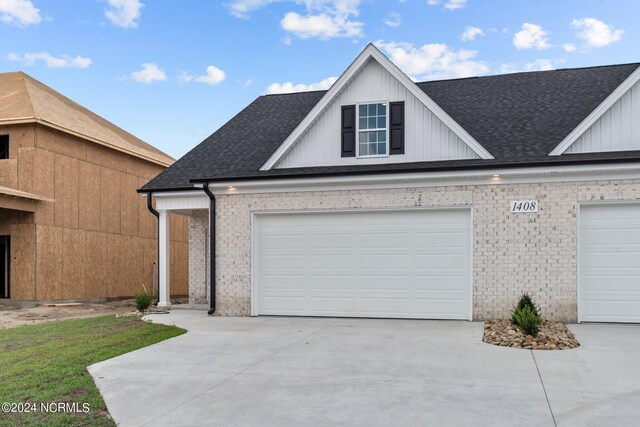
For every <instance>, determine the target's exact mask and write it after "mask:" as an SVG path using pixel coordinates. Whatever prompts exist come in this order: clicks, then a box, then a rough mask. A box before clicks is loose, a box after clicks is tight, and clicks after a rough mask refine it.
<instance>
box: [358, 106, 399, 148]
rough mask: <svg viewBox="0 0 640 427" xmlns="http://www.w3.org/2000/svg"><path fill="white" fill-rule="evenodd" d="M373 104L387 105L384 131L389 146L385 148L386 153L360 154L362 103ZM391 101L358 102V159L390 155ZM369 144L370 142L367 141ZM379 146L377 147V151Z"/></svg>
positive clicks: (379, 129)
mask: <svg viewBox="0 0 640 427" xmlns="http://www.w3.org/2000/svg"><path fill="white" fill-rule="evenodd" d="M372 104H384V105H385V106H386V107H387V112H386V114H385V125H386V127H385V128H384V131H385V132H386V136H385V140H386V144H387V148H386V149H385V151H386V153H385V154H368V155H366V156H361V155H360V106H361V105H372ZM390 104H391V103H390V102H389V101H369V102H358V103H356V159H371V158H376V157H389V116H390V115H391V110H390V107H391V106H390ZM381 130H383V129H382V128H376V129H365V130H363V131H362V132H379V131H381ZM367 144H369V142H368V141H367ZM377 150H378V148H376V151H377Z"/></svg>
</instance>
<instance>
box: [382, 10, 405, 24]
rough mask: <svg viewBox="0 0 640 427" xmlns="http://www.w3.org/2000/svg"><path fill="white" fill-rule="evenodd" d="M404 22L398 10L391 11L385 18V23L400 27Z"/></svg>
mask: <svg viewBox="0 0 640 427" xmlns="http://www.w3.org/2000/svg"><path fill="white" fill-rule="evenodd" d="M401 23H402V17H401V16H400V14H399V13H398V12H391V13H390V14H389V15H388V16H387V18H386V19H385V20H384V24H385V25H387V26H389V27H399V26H400V24H401Z"/></svg>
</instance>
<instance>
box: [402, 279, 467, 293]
mask: <svg viewBox="0 0 640 427" xmlns="http://www.w3.org/2000/svg"><path fill="white" fill-rule="evenodd" d="M413 287H414V289H415V290H416V291H464V290H466V288H467V283H466V277H464V276H414V279H413Z"/></svg>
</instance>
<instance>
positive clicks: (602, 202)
mask: <svg viewBox="0 0 640 427" xmlns="http://www.w3.org/2000/svg"><path fill="white" fill-rule="evenodd" d="M611 205H640V200H587V201H580V200H578V202H577V204H576V227H577V228H576V270H577V271H576V307H577V308H576V314H577V318H578V323H582V322H590V321H589V320H582V316H581V314H580V303H581V302H582V295H581V293H580V292H581V289H580V287H581V286H580V283H581V281H582V277H581V274H580V270H581V269H580V259H581V253H580V223H581V219H580V217H581V212H582V208H583V207H589V206H611ZM591 322H593V321H591ZM598 322H599V321H596V323H598ZM607 323H608V322H607ZM612 323H625V322H624V321H622V322H612Z"/></svg>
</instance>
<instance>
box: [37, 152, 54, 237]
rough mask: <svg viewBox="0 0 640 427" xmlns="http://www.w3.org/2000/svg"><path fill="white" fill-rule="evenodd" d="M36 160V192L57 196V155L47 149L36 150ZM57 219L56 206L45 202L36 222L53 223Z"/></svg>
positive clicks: (39, 210) (51, 196)
mask: <svg viewBox="0 0 640 427" xmlns="http://www.w3.org/2000/svg"><path fill="white" fill-rule="evenodd" d="M33 160H34V173H33V175H34V185H33V189H34V192H35V193H36V194H42V195H43V196H46V197H50V198H52V199H53V198H55V174H54V173H55V155H54V154H53V153H52V152H50V151H46V150H36V152H35V153H34V156H33ZM54 221H55V206H54V205H53V204H52V203H47V204H43V205H42V206H40V207H39V209H38V211H37V212H36V223H37V224H46V225H53V224H54Z"/></svg>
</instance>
